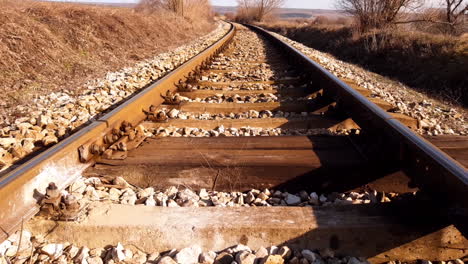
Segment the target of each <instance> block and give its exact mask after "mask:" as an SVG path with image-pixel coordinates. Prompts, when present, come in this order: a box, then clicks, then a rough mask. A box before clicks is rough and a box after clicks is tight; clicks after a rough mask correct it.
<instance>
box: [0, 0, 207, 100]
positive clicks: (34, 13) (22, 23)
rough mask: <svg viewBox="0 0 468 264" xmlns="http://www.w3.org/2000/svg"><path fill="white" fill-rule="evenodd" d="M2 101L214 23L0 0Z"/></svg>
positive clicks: (150, 51)
mask: <svg viewBox="0 0 468 264" xmlns="http://www.w3.org/2000/svg"><path fill="white" fill-rule="evenodd" d="M0 5H1V7H2V8H1V9H0V57H1V58H2V59H1V60H0V105H1V106H2V108H4V107H8V106H13V105H15V104H18V103H24V102H27V101H28V100H30V99H31V97H32V96H34V95H40V94H47V93H49V92H51V91H57V90H60V89H62V88H66V89H68V90H76V89H77V87H79V86H80V84H82V83H84V81H85V80H88V79H91V78H95V77H97V76H101V75H102V74H103V73H105V72H107V71H113V70H117V69H120V68H122V67H124V66H127V65H132V64H133V63H135V61H137V60H141V59H145V58H149V57H152V56H154V55H156V54H158V53H160V52H164V51H167V50H168V49H170V48H173V47H176V46H179V45H181V44H183V43H187V42H188V41H190V40H193V39H194V38H195V37H198V36H201V35H203V34H205V33H207V32H209V31H210V30H212V29H213V28H214V25H213V23H211V22H210V21H209V20H203V19H200V20H191V19H183V18H180V17H177V16H176V15H174V14H173V13H170V12H167V11H162V10H159V11H158V12H152V13H142V12H136V11H135V10H133V9H129V8H111V7H96V6H86V5H73V4H63V3H39V2H26V1H24V2H19V3H18V2H16V1H7V0H0Z"/></svg>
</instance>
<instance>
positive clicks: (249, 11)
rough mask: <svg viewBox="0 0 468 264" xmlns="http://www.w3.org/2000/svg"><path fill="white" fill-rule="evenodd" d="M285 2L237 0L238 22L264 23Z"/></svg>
mask: <svg viewBox="0 0 468 264" xmlns="http://www.w3.org/2000/svg"><path fill="white" fill-rule="evenodd" d="M284 1H285V0H237V3H238V6H237V16H236V20H237V21H239V22H252V21H264V20H266V19H267V18H270V19H271V18H272V16H273V11H274V10H275V9H277V8H279V7H281V6H282V5H283V4H284Z"/></svg>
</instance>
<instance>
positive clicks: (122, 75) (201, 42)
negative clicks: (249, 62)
mask: <svg viewBox="0 0 468 264" xmlns="http://www.w3.org/2000/svg"><path fill="white" fill-rule="evenodd" d="M228 30H229V24H227V23H224V22H219V23H218V26H217V28H216V29H215V30H214V31H212V32H210V33H209V34H207V35H205V36H203V37H200V38H198V39H196V40H194V41H192V42H191V43H189V44H187V45H183V46H180V47H178V48H177V49H174V50H172V51H170V52H166V53H162V54H159V55H157V56H155V57H154V58H152V59H148V60H144V61H140V62H138V63H136V64H135V65H134V66H132V67H127V68H123V69H121V70H120V71H117V72H109V73H107V74H106V76H105V77H102V78H99V79H95V80H92V81H89V82H88V83H86V84H85V85H84V86H85V87H86V88H87V89H85V90H83V91H82V92H81V93H79V94H75V93H74V92H73V91H69V90H63V91H61V92H52V93H50V94H48V95H44V96H40V97H38V98H37V99H34V100H33V101H32V102H30V103H29V104H25V105H17V106H16V107H15V108H10V109H3V110H4V111H6V112H10V114H11V113H14V115H5V116H4V119H3V120H2V121H1V123H0V127H1V129H0V170H1V169H5V168H7V167H9V166H10V165H11V164H12V163H13V162H15V161H17V160H19V159H22V158H23V157H25V156H27V155H28V154H30V153H32V152H33V151H35V150H37V149H39V148H41V147H47V146H49V145H52V144H54V143H57V142H58V141H59V140H60V139H62V138H65V137H67V136H69V135H70V134H71V133H72V131H73V130H75V129H76V128H78V127H80V126H81V125H83V124H85V123H87V122H89V121H93V120H95V119H96V117H97V116H99V115H100V114H102V113H104V112H106V111H107V110H109V109H110V108H111V107H112V106H114V105H116V104H118V103H119V102H121V101H123V100H124V99H126V98H127V97H129V96H131V95H133V94H134V93H136V92H138V91H140V90H141V89H143V88H145V87H147V86H148V85H149V84H150V83H152V82H154V81H155V80H158V79H159V78H161V77H163V76H164V75H166V74H167V73H168V72H170V71H171V70H173V69H175V68H176V67H178V66H179V65H181V64H182V63H184V62H186V61H187V60H189V59H191V58H192V57H194V56H195V55H197V54H198V53H200V52H201V51H203V50H204V49H205V48H207V47H208V46H210V45H211V44H213V43H214V42H215V41H217V40H218V39H220V38H221V37H222V36H224V35H225V33H226V32H227V31H228Z"/></svg>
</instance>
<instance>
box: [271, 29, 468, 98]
mask: <svg viewBox="0 0 468 264" xmlns="http://www.w3.org/2000/svg"><path fill="white" fill-rule="evenodd" d="M262 26H263V27H265V28H268V29H269V30H272V31H275V32H278V33H280V34H282V35H285V36H287V37H289V38H291V39H293V40H296V41H298V42H301V43H303V44H305V45H307V46H309V47H312V48H314V49H317V50H320V51H323V52H327V53H330V54H332V55H334V56H335V57H337V58H338V59H341V60H343V61H347V62H351V63H354V64H358V65H360V66H362V67H364V68H367V69H369V70H370V71H373V72H376V73H379V74H382V75H384V76H388V77H390V78H392V79H396V80H398V81H400V82H403V83H405V84H407V85H408V86H410V87H414V88H416V89H417V90H419V91H422V92H424V93H426V94H428V95H430V96H433V97H436V98H439V99H440V98H442V99H445V100H449V101H452V102H455V103H458V104H461V105H464V106H468V88H467V87H468V75H467V74H466V69H468V34H465V35H462V36H460V37H455V36H448V35H436V34H428V33H423V32H417V31H408V30H403V29H401V30H393V31H375V32H371V33H366V34H359V33H357V32H356V31H355V30H353V28H352V27H349V26H343V25H328V24H325V25H314V24H312V23H292V22H288V23H285V22H281V21H279V22H277V23H275V24H268V25H267V24H262Z"/></svg>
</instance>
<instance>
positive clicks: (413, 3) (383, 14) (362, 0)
mask: <svg viewBox="0 0 468 264" xmlns="http://www.w3.org/2000/svg"><path fill="white" fill-rule="evenodd" d="M336 1H337V6H338V7H339V8H340V9H342V10H344V11H345V12H346V13H348V14H350V15H352V16H354V17H355V19H356V20H357V22H358V23H359V26H360V29H361V31H368V30H370V29H375V28H385V27H387V26H389V25H392V24H393V23H394V22H395V21H396V19H397V17H398V15H399V14H400V13H401V11H403V10H405V11H406V12H408V11H410V10H413V9H416V8H419V7H420V6H421V5H422V1H423V0H336Z"/></svg>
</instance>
